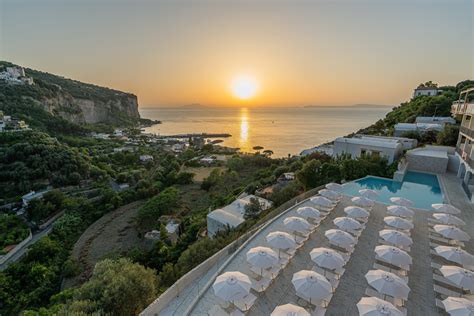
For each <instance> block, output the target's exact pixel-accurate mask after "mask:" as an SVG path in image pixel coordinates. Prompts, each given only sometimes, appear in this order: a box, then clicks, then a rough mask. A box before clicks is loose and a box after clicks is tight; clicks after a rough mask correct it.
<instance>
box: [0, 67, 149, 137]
mask: <svg viewBox="0 0 474 316" xmlns="http://www.w3.org/2000/svg"><path fill="white" fill-rule="evenodd" d="M11 66H16V65H13V64H11V63H9V62H4V61H0V72H1V71H4V70H5V69H6V67H11ZM25 75H26V76H27V77H31V78H33V80H34V84H33V85H27V84H8V83H5V82H0V110H3V111H4V112H5V113H6V114H9V115H14V116H17V117H19V118H21V119H24V120H25V121H26V122H27V123H28V124H30V125H32V126H34V127H38V128H41V129H43V130H48V129H49V128H53V127H54V126H48V125H51V122H49V121H52V122H55V124H60V125H69V124H68V123H72V124H73V125H79V126H83V125H86V124H96V123H105V124H111V125H117V126H125V125H126V126H128V125H131V124H135V123H137V122H138V120H139V119H140V115H139V113H138V101H137V97H136V96H135V95H133V94H130V93H125V92H121V91H117V90H112V89H109V88H104V87H99V86H96V85H92V84H87V83H82V82H79V81H76V80H71V79H67V78H64V77H60V76H57V75H53V74H49V73H45V72H41V71H37V70H33V69H28V68H25ZM48 120H49V121H48ZM71 128H77V126H71Z"/></svg>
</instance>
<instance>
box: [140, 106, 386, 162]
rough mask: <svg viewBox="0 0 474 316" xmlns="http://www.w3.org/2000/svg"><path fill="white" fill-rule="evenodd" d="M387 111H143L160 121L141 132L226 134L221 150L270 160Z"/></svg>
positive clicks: (363, 124) (355, 128)
mask: <svg viewBox="0 0 474 316" xmlns="http://www.w3.org/2000/svg"><path fill="white" fill-rule="evenodd" d="M390 110H391V107H387V106H383V107H382V106H381V107H375V106H369V107H361V106H347V107H345V106H338V107H294V108H263V107H262V108H210V107H198V108H192V107H191V108H190V107H186V108H184V107H183V108H180V107H177V108H141V109H140V115H141V116H142V117H143V118H148V119H153V120H160V121H161V122H162V123H161V124H155V125H153V126H150V127H147V128H146V129H145V132H148V133H155V134H159V135H176V134H188V133H216V134H217V133H219V134H223V133H227V134H231V135H232V136H231V137H228V138H222V140H223V142H222V145H224V146H228V147H234V148H240V150H241V151H242V152H253V151H254V150H253V149H252V148H253V147H255V146H261V147H263V148H264V149H269V150H272V151H273V152H274V155H273V157H287V156H288V155H297V154H299V153H300V152H301V151H302V150H304V149H307V148H312V147H315V146H318V145H320V144H323V143H326V142H329V141H333V140H334V139H335V138H337V137H339V136H346V135H348V134H350V133H353V132H356V131H358V130H359V129H361V128H364V127H367V126H369V125H371V124H373V123H375V122H376V121H377V120H379V119H381V118H383V117H385V115H386V114H387V113H388V112H389V111H390Z"/></svg>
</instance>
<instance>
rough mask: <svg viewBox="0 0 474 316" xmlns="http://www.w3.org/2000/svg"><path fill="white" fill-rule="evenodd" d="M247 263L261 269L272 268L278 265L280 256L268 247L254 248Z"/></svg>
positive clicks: (248, 256) (249, 252)
mask: <svg viewBox="0 0 474 316" xmlns="http://www.w3.org/2000/svg"><path fill="white" fill-rule="evenodd" d="M247 262H248V263H250V264H251V265H252V266H254V267H256V268H260V269H261V273H260V275H262V274H263V269H268V268H271V267H273V266H275V265H277V264H278V254H277V253H276V252H275V251H273V250H272V249H270V248H268V247H254V248H252V249H250V250H249V251H248V252H247Z"/></svg>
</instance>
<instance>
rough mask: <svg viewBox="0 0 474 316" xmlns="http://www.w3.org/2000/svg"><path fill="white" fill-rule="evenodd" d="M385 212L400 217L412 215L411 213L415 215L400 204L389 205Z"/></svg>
mask: <svg viewBox="0 0 474 316" xmlns="http://www.w3.org/2000/svg"><path fill="white" fill-rule="evenodd" d="M387 212H388V213H389V214H390V215H395V216H402V217H413V215H415V212H413V211H412V210H410V209H408V208H407V207H406V206H401V205H390V206H388V207H387Z"/></svg>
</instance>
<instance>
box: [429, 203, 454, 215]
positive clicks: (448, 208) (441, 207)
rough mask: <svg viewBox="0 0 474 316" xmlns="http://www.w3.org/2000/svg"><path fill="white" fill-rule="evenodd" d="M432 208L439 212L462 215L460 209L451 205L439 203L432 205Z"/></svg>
mask: <svg viewBox="0 0 474 316" xmlns="http://www.w3.org/2000/svg"><path fill="white" fill-rule="evenodd" d="M431 207H432V208H434V209H435V210H437V211H438V212H443V213H447V214H454V215H457V214H461V210H460V209H458V208H457V207H454V206H452V205H450V204H443V203H437V204H431Z"/></svg>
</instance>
